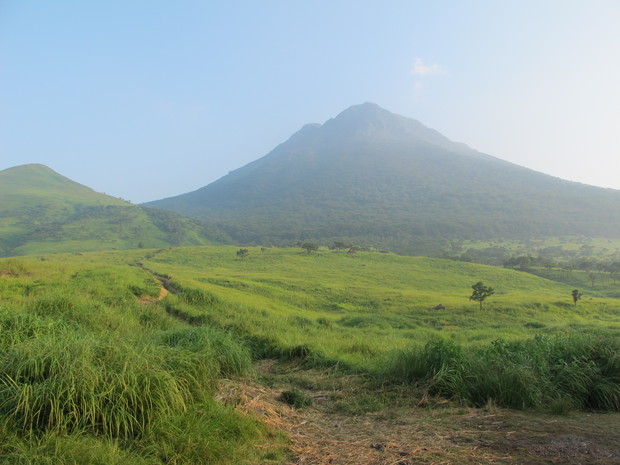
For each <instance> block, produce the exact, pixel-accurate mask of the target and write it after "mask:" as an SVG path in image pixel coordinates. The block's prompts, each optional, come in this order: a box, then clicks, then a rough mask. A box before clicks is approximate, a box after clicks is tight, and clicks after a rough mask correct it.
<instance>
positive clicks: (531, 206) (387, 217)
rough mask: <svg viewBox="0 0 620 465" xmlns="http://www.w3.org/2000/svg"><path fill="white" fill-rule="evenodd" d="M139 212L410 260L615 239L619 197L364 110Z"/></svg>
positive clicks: (374, 109) (273, 239) (619, 227)
mask: <svg viewBox="0 0 620 465" xmlns="http://www.w3.org/2000/svg"><path fill="white" fill-rule="evenodd" d="M146 205H148V206H152V207H157V208H163V209H167V210H172V211H176V212H179V213H182V214H184V215H188V216H192V217H196V218H202V219H206V220H208V221H209V222H210V223H211V224H213V225H216V226H218V227H220V228H222V229H223V230H225V231H226V232H227V233H228V234H230V235H231V236H232V237H233V239H235V240H236V241H240V242H245V243H258V244H268V243H273V244H282V243H291V242H294V241H297V240H304V239H316V240H320V241H324V242H325V241H329V240H333V239H349V240H352V241H355V242H358V243H363V244H367V245H377V246H383V247H389V248H392V249H393V250H396V251H400V252H403V253H412V252H413V253H419V252H426V251H428V250H430V249H432V248H433V247H434V246H436V245H437V244H439V243H445V240H446V239H455V238H460V239H489V238H525V237H532V236H558V235H586V236H603V237H619V236H620V191H615V190H611V189H603V188H598V187H593V186H587V185H583V184H579V183H574V182H569V181H564V180H561V179H558V178H555V177H552V176H548V175H545V174H542V173H538V172H536V171H533V170H530V169H527V168H523V167H520V166H517V165H514V164H512V163H509V162H506V161H503V160H500V159H498V158H495V157H492V156H490V155H485V154H482V153H480V152H477V151H475V150H472V149H470V148H469V147H467V146H466V145H464V144H460V143H455V142H452V141H450V140H449V139H447V138H446V137H444V136H443V135H441V134H440V133H438V132H437V131H434V130H432V129H429V128H427V127H426V126H424V125H423V124H421V123H420V122H418V121H415V120H412V119H409V118H405V117H402V116H398V115H395V114H392V113H390V112H388V111H386V110H384V109H382V108H380V107H378V106H377V105H375V104H372V103H366V104H363V105H357V106H353V107H351V108H349V109H347V110H345V111H344V112H342V113H341V114H339V115H338V116H337V117H336V118H333V119H330V120H329V121H327V122H326V123H325V124H323V125H319V124H311V125H306V126H304V127H303V128H302V129H301V130H300V131H299V132H297V133H296V134H294V135H293V136H292V137H291V138H290V139H289V140H288V141H286V142H284V143H283V144H281V145H279V146H278V147H276V148H275V149H274V150H273V151H272V152H270V153H269V154H267V155H266V156H264V157H262V158H260V159H258V160H256V161H254V162H252V163H250V164H248V165H246V166H244V167H242V168H240V169H238V170H236V171H233V172H231V173H230V174H228V175H227V176H224V177H223V178H221V179H219V180H217V181H216V182H214V183H212V184H209V185H208V186H206V187H203V188H201V189H199V190H197V191H194V192H191V193H188V194H184V195H179V196H177V197H171V198H167V199H163V200H159V201H154V202H149V203H147V204H146Z"/></svg>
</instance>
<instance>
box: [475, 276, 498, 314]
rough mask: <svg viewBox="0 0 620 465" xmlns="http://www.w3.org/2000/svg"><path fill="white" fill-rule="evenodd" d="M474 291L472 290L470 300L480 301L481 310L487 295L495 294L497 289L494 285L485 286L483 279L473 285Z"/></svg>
mask: <svg viewBox="0 0 620 465" xmlns="http://www.w3.org/2000/svg"><path fill="white" fill-rule="evenodd" d="M471 288H472V289H473V290H474V292H472V294H471V297H470V298H469V300H475V301H476V302H480V310H482V302H484V301H485V300H486V299H487V297H490V296H492V295H493V294H495V290H494V289H493V288H492V287H489V286H485V285H484V283H483V282H482V281H478V282H477V283H476V284H474V285H473V286H472V287H471Z"/></svg>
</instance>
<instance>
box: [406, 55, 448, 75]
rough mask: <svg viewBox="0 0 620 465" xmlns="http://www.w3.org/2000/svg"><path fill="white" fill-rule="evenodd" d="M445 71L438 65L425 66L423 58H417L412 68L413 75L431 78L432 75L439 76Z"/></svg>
mask: <svg viewBox="0 0 620 465" xmlns="http://www.w3.org/2000/svg"><path fill="white" fill-rule="evenodd" d="M442 71H443V70H442V69H441V66H439V65H438V64H437V63H431V64H428V65H427V64H424V62H423V61H422V59H421V58H416V59H415V61H414V62H413V66H412V67H411V74H416V75H418V76H429V75H431V74H439V73H441V72H442Z"/></svg>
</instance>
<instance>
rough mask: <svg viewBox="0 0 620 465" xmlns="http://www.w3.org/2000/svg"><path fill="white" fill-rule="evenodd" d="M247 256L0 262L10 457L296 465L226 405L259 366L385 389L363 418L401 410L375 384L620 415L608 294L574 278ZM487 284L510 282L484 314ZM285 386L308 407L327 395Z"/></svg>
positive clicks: (616, 316) (339, 256) (272, 254)
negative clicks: (220, 392)
mask: <svg viewBox="0 0 620 465" xmlns="http://www.w3.org/2000/svg"><path fill="white" fill-rule="evenodd" d="M238 250H239V249H238V247H233V246H208V247H186V248H177V249H170V248H165V249H138V250H132V251H124V252H120V251H109V252H99V253H84V254H56V255H48V256H29V257H21V258H10V259H2V260H0V331H1V334H2V339H1V340H0V432H1V433H2V434H1V435H0V457H2V460H3V461H4V462H6V463H16V464H17V463H20V464H21V463H78V464H81V463H83V464H86V463H119V464H120V463H128V464H143V463H144V464H146V463H148V464H158V463H161V464H164V463H165V464H168V463H179V464H181V463H183V464H190V463H192V464H193V463H196V464H200V463H203V464H214V463H218V464H220V463H222V464H226V463H230V464H234V463H248V464H252V463H280V462H281V461H283V446H282V442H281V439H279V436H277V435H275V434H274V431H272V430H270V429H269V428H267V427H266V426H264V425H261V424H260V423H259V422H257V421H256V420H255V419H253V418H252V417H249V416H244V415H242V414H241V413H239V412H237V411H236V410H235V409H234V408H233V407H231V406H226V405H222V404H220V403H218V402H216V401H215V400H214V398H215V396H214V394H215V393H216V391H217V388H218V381H219V380H220V379H221V378H222V377H226V378H230V377H238V376H249V375H251V373H252V366H253V360H256V359H260V358H277V359H281V360H294V361H295V363H296V364H303V365H305V366H308V367H316V368H321V367H329V368H330V370H332V371H333V372H334V373H336V372H339V373H348V374H358V375H362V376H363V378H364V380H365V381H364V382H365V383H370V384H368V386H369V387H368V388H367V389H366V388H365V390H364V395H363V396H362V397H359V398H355V399H349V400H347V402H344V401H342V402H341V408H342V410H343V411H348V412H356V411H359V412H363V411H373V410H377V409H381V408H382V407H381V406H383V405H385V403H386V402H387V401H386V400H385V399H383V398H376V399H375V398H373V395H372V391H370V386H371V385H372V383H376V385H377V386H379V385H383V386H384V387H385V386H386V385H387V386H392V387H394V388H396V387H397V386H405V387H402V388H401V387H398V389H406V391H405V392H407V395H408V396H412V397H413V396H420V395H422V396H423V395H424V394H427V395H431V396H443V397H448V398H452V399H455V400H456V401H457V402H462V403H465V404H468V405H473V406H481V405H486V404H487V403H490V402H492V403H493V404H494V405H498V406H504V407H511V408H518V409H539V410H550V411H554V412H557V413H566V412H567V411H570V410H572V409H584V408H593V409H601V410H620V388H619V386H620V364H619V363H618V362H619V360H620V359H619V358H618V354H619V353H620V345H619V342H618V341H620V338H618V331H619V330H620V312H619V311H618V300H617V299H615V298H612V297H608V296H607V294H606V292H607V291H606V292H604V293H599V294H596V292H592V289H590V288H589V287H588V286H587V285H586V286H580V288H581V289H583V290H584V294H585V296H584V298H582V300H581V301H580V304H579V305H578V306H575V305H573V302H572V298H571V291H572V290H573V289H574V286H571V285H569V284H564V283H560V282H557V281H551V280H547V279H543V278H540V277H538V276H534V275H532V274H530V273H523V272H519V271H515V270H510V269H504V268H498V267H489V266H484V265H478V264H472V263H464V262H457V261H452V260H443V259H432V258H422V257H402V256H397V255H393V254H388V253H372V252H363V251H358V252H357V253H354V254H351V253H342V252H340V251H338V250H336V249H334V250H333V251H329V250H326V249H324V248H322V249H320V250H317V251H315V252H313V253H306V252H305V251H304V250H301V249H299V248H297V249H276V248H270V249H265V248H263V249H262V250H261V249H260V248H256V249H254V248H248V249H247V250H248V254H247V255H246V256H245V258H243V259H240V258H239V257H238V256H237V253H236V252H237V251H238ZM472 282H482V283H489V284H490V285H492V286H493V289H494V291H495V293H494V295H493V299H490V300H488V301H486V302H485V305H484V307H483V308H482V309H481V308H480V305H479V303H478V302H472V301H471V300H470V296H471V291H472V285H471V283H472ZM162 283H164V284H165V286H166V288H167V289H168V290H169V291H170V293H169V294H168V295H166V296H163V294H161V284H162ZM597 285H598V284H597ZM484 287H485V288H487V286H486V285H484ZM160 296H162V297H161V300H159V299H160ZM307 382H310V381H307ZM285 392H286V394H284V395H283V397H282V400H283V401H285V402H288V403H290V404H291V405H293V406H295V407H297V408H301V407H307V406H308V404H309V402H310V401H311V399H310V398H309V397H308V396H307V394H304V393H303V391H301V390H299V389H296V386H292V387H291V389H287V390H286V391H285ZM379 397H380V396H379ZM255 444H260V445H261V447H254V445H255ZM85 451H87V452H85Z"/></svg>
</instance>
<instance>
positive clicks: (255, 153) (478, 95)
mask: <svg viewBox="0 0 620 465" xmlns="http://www.w3.org/2000/svg"><path fill="white" fill-rule="evenodd" d="M619 24H620V1H618V0H512V1H504V0H451V1H449V0H438V1H430V0H429V1H415V0H411V1H405V0H386V1H381V2H379V1H365V0H347V1H345V0H331V1H324V0H315V1H311V2H297V1H285V0H282V1H272V0H265V1H261V2H257V1H250V0H240V1H207V0H205V1H199V0H175V1H164V0H106V1H83V0H54V1H46V0H0V170H3V169H6V168H9V167H12V166H16V165H22V164H27V163H43V164H45V165H47V166H49V167H50V168H52V169H54V170H55V171H57V172H59V173H61V174H63V175H65V176H67V177H69V178H71V179H73V180H75V181H77V182H80V183H82V184H85V185H87V186H89V187H92V188H93V189H95V190H97V191H99V192H105V193H107V194H110V195H113V196H116V197H122V198H125V199H128V200H131V201H133V202H136V203H139V202H145V201H148V200H156V199H160V198H164V197H169V196H172V195H177V194H182V193H185V192H189V191H192V190H195V189H197V188H200V187H202V186H204V185H206V184H208V183H210V182H212V181H215V180H216V179H218V178H220V177H221V176H223V175H225V174H227V173H228V172H229V171H231V170H234V169H237V168H239V167H241V166H243V165H245V164H246V163H249V162H251V161H253V160H255V159H257V158H260V157H261V156H263V155H265V154H266V153H268V152H269V151H270V150H272V149H273V148H274V147H275V146H276V145H278V144H279V143H281V142H284V141H285V140H286V139H288V137H290V136H291V135H292V134H293V133H294V132H296V131H297V130H299V129H300V128H301V127H302V126H303V125H304V124H306V123H323V122H325V121H326V120H328V119H329V118H332V117H334V116H336V115H337V114H338V113H340V112H341V111H343V110H344V109H346V108H347V107H349V106H351V105H354V104H359V103H363V102H367V101H370V102H374V103H377V104H379V105H380V106H382V107H383V108H385V109H387V110H389V111H392V112H394V113H398V114H401V115H404V116H407V117H411V118H414V119H417V120H419V121H421V122H422V123H423V124H425V125H427V126H429V127H431V128H433V129H436V130H438V131H439V132H441V133H442V134H444V135H445V136H446V137H448V138H450V139H452V140H456V141H459V142H464V143H466V144H468V145H469V146H471V147H472V148H475V149H477V150H479V151H481V152H485V153H488V154H491V155H494V156H496V157H499V158H502V159H505V160H508V161H511V162H514V163H517V164H519V165H522V166H526V167H528V168H532V169H535V170H538V171H542V172H544V173H547V174H551V175H554V176H558V177H561V178H564V179H569V180H573V181H579V182H583V183H587V184H594V185H598V186H603V187H612V188H615V189H620V84H619V83H620V27H619Z"/></svg>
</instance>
